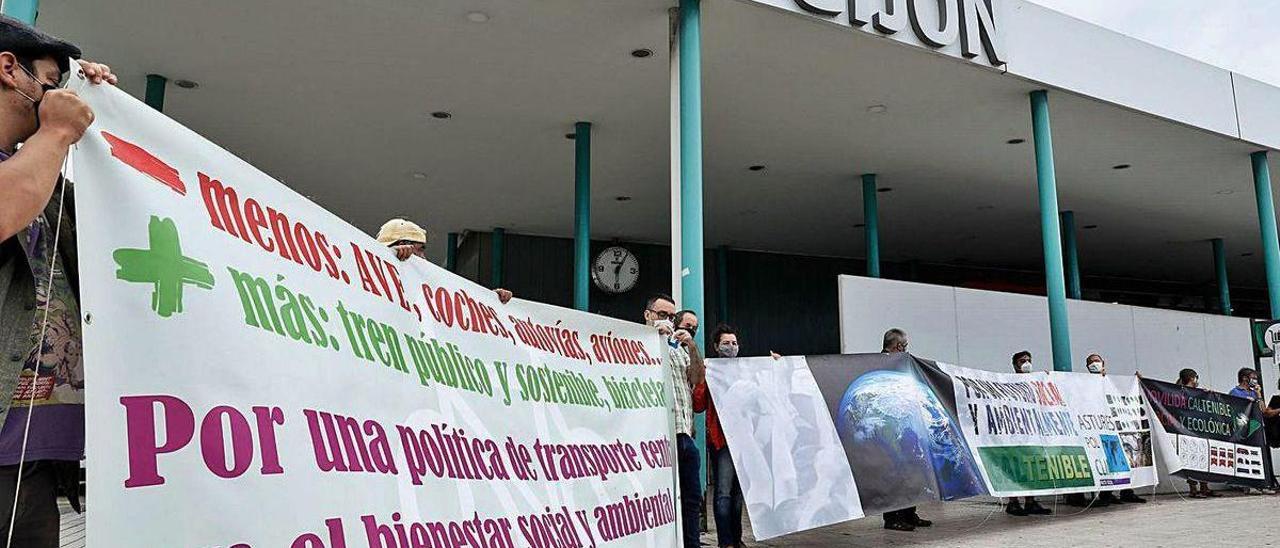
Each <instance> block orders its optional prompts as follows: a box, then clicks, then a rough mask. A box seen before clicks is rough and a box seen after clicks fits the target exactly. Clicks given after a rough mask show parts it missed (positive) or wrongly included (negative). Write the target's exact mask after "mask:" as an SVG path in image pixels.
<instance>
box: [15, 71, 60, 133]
mask: <svg viewBox="0 0 1280 548" xmlns="http://www.w3.org/2000/svg"><path fill="white" fill-rule="evenodd" d="M18 68H20V69H22V72H25V73H27V76H28V77H30V78H31V80H33V81H35V83H37V84H39V85H40V89H41V90H42V91H43V92H44V93H49V92H50V91H52V90H55V89H58V86H55V85H53V84H49V83H47V82H43V81H41V80H40V79H39V78H36V75H34V74H31V71H29V70H27V67H24V66H22V64H21V63H19V64H18ZM13 91H16V92H18V95H21V96H22V98H23V99H26V100H28V101H31V108H32V110H34V111H35V113H36V129H37V130H38V129H40V101H42V100H44V97H43V96H41V97H40V98H39V99H36V98H34V97H32V96H30V95H27V94H26V93H25V92H23V91H22V90H21V89H18V88H16V87H15V88H13Z"/></svg>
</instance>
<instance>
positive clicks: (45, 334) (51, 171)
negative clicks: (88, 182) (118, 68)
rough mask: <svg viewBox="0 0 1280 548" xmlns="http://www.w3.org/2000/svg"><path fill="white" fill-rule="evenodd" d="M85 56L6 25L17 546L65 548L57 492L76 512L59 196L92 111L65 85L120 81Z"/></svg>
mask: <svg viewBox="0 0 1280 548" xmlns="http://www.w3.org/2000/svg"><path fill="white" fill-rule="evenodd" d="M79 57H80V49H79V48H77V47H76V46H74V45H72V44H70V43H67V42H64V41H62V40H59V39H57V38H54V37H52V36H49V35H48V34H45V33H43V32H40V31H38V30H36V29H34V28H32V27H30V26H28V25H26V24H24V23H22V22H21V21H18V20H16V19H13V18H10V17H4V16H0V539H7V538H8V537H9V536H10V535H9V526H10V519H11V516H12V517H13V522H12V525H13V534H12V546H24V547H26V546H29V547H36V548H44V547H56V546H58V528H59V515H58V506H57V496H58V492H59V491H62V492H63V494H65V495H67V498H68V499H69V500H70V502H71V504H72V506H73V507H74V508H76V509H77V510H79V508H80V498H79V480H80V459H81V458H83V456H84V422H85V418H84V362H83V360H82V343H81V338H80V305H79V301H80V299H79V286H78V284H77V277H76V254H75V252H76V249H75V242H76V237H75V229H74V222H73V220H74V209H73V207H72V200H71V192H70V190H71V184H70V183H66V184H65V185H63V187H62V188H63V190H62V191H60V192H58V194H57V196H56V197H55V195H54V191H55V189H57V187H58V186H59V185H58V183H59V181H60V180H61V171H62V166H63V164H64V163H65V161H66V158H67V150H68V149H69V148H70V147H71V145H73V144H75V143H76V142H77V141H79V140H80V137H81V136H83V135H84V132H85V130H86V129H88V127H89V124H91V123H92V122H93V112H92V111H91V110H90V109H89V106H88V105H86V104H85V103H84V102H83V101H81V100H80V98H79V97H77V96H76V94H75V92H72V91H70V90H66V89H58V88H59V85H60V83H61V82H62V78H63V75H64V74H65V73H66V72H67V71H68V70H71V69H73V68H74V69H77V70H80V71H81V72H83V73H84V75H85V77H86V78H88V79H89V80H90V81H91V82H93V83H94V84H101V83H103V82H106V83H108V84H114V83H115V82H116V77H115V76H114V75H112V74H111V69H109V68H108V67H106V66H104V65H98V64H95V63H88V62H85V61H79V62H76V63H72V62H71V61H70V59H71V58H76V59H79ZM19 144H22V148H21V149H18V145H19ZM51 198H54V199H51ZM19 476H21V478H22V481H21V484H19V482H18V478H19ZM15 499H16V505H17V508H16V512H15V511H14V510H15V508H14V505H15Z"/></svg>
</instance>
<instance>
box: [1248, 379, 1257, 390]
mask: <svg viewBox="0 0 1280 548" xmlns="http://www.w3.org/2000/svg"><path fill="white" fill-rule="evenodd" d="M1257 387H1258V379H1249V388H1257Z"/></svg>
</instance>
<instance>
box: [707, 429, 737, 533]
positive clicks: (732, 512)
mask: <svg viewBox="0 0 1280 548" xmlns="http://www.w3.org/2000/svg"><path fill="white" fill-rule="evenodd" d="M711 464H712V466H714V467H715V470H714V472H715V480H716V498H715V515H716V543H717V544H719V545H720V546H721V547H722V548H723V547H725V546H742V486H741V485H740V484H738V474H737V473H736V472H735V471H734V469H733V457H731V456H730V455H729V448H728V447H725V448H723V449H712V450H711Z"/></svg>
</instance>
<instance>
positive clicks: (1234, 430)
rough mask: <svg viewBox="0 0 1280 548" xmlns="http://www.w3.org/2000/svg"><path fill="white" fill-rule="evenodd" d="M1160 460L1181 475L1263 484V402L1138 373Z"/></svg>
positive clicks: (1199, 478)
mask: <svg viewBox="0 0 1280 548" xmlns="http://www.w3.org/2000/svg"><path fill="white" fill-rule="evenodd" d="M1142 388H1143V390H1144V391H1146V394H1147V401H1148V402H1149V404H1150V408H1151V412H1152V413H1153V414H1154V415H1155V416H1156V418H1157V420H1156V421H1155V422H1156V424H1155V425H1154V427H1153V430H1154V431H1155V442H1156V445H1157V446H1158V447H1160V457H1161V462H1162V463H1163V464H1164V466H1165V467H1166V469H1167V470H1169V471H1170V472H1171V473H1174V474H1177V475H1179V476H1183V477H1186V478H1190V479H1194V480H1200V481H1212V482H1222V483H1231V484H1235V485H1243V486H1246V487H1257V488H1263V487H1266V486H1267V481H1266V479H1267V475H1266V472H1265V467H1264V462H1265V461H1264V460H1263V452H1264V451H1266V450H1267V447H1266V432H1265V429H1264V426H1263V420H1262V408H1260V407H1259V406H1258V404H1257V403H1256V402H1254V401H1253V400H1247V399H1244V398H1237V397H1235V396H1231V395H1228V394H1220V393H1218V392H1211V391H1208V390H1201V389H1199V388H1190V387H1186V386H1180V385H1176V384H1170V383H1167V382H1162V381H1157V380H1152V379H1142Z"/></svg>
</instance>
